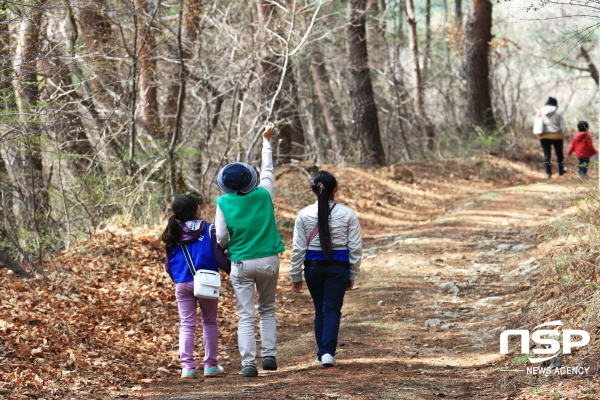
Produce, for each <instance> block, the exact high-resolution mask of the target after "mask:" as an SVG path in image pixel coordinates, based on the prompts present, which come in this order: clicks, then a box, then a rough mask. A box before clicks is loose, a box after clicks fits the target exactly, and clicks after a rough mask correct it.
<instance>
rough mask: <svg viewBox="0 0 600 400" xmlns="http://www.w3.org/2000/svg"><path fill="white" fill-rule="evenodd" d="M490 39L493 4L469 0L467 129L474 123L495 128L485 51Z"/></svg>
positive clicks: (487, 127)
mask: <svg viewBox="0 0 600 400" xmlns="http://www.w3.org/2000/svg"><path fill="white" fill-rule="evenodd" d="M491 40H492V3H491V2H490V1H489V0H470V7H469V17H468V20H467V27H466V41H467V59H466V66H465V74H466V80H467V106H468V110H467V119H468V129H472V127H473V126H480V127H483V128H485V129H488V130H495V129H497V128H496V121H495V119H494V110H493V108H492V98H491V96H490V79H489V60H488V52H489V42H490V41H491Z"/></svg>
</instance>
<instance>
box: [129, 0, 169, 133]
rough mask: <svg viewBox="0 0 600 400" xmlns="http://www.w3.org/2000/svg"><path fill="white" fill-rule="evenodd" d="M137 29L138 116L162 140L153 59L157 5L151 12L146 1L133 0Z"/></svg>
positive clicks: (155, 71) (155, 69)
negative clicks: (154, 23)
mask: <svg viewBox="0 0 600 400" xmlns="http://www.w3.org/2000/svg"><path fill="white" fill-rule="evenodd" d="M134 6H135V12H136V16H137V24H138V29H137V32H136V47H137V50H138V57H139V61H140V69H139V85H138V86H139V96H140V97H139V101H140V114H141V117H142V121H143V123H144V126H145V127H146V129H147V130H148V133H149V134H150V136H151V137H152V138H154V139H164V131H163V126H162V124H161V121H160V115H159V110H158V86H157V82H156V74H157V72H158V71H157V65H156V59H155V58H154V56H155V53H156V39H155V37H154V32H153V30H152V21H153V20H154V18H155V16H156V13H157V12H158V5H155V7H154V9H153V10H150V6H149V4H148V1H147V0H134Z"/></svg>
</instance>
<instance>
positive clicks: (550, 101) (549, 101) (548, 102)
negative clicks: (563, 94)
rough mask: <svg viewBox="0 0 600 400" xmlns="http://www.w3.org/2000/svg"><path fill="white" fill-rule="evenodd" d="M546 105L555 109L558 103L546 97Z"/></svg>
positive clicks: (552, 98)
mask: <svg viewBox="0 0 600 400" xmlns="http://www.w3.org/2000/svg"><path fill="white" fill-rule="evenodd" d="M546 105H547V106H554V107H556V106H558V101H557V100H556V99H555V98H554V97H548V100H547V101H546Z"/></svg>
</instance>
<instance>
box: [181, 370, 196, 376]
mask: <svg viewBox="0 0 600 400" xmlns="http://www.w3.org/2000/svg"><path fill="white" fill-rule="evenodd" d="M195 376H196V371H194V370H193V369H182V370H181V377H182V378H194V377H195Z"/></svg>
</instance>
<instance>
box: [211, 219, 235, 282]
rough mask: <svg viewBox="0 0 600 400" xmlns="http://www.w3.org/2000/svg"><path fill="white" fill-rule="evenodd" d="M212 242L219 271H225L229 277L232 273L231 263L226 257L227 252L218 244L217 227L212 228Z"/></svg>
mask: <svg viewBox="0 0 600 400" xmlns="http://www.w3.org/2000/svg"><path fill="white" fill-rule="evenodd" d="M210 242H211V244H212V248H213V252H214V253H215V259H216V260H217V265H218V266H219V269H222V270H223V271H225V273H226V274H227V275H229V274H230V273H231V261H229V259H228V258H227V257H226V256H225V251H224V250H223V249H222V248H221V246H219V244H218V243H217V231H216V229H215V225H214V224H213V225H212V226H211V227H210Z"/></svg>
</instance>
